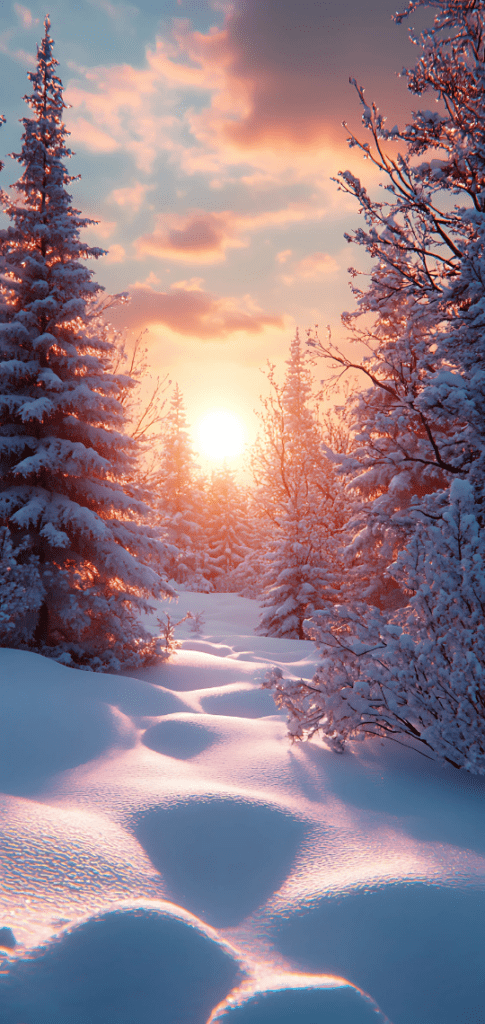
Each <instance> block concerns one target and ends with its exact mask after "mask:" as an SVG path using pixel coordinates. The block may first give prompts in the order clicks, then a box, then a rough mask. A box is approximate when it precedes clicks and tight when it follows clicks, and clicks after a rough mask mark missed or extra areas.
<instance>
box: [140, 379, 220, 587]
mask: <svg viewBox="0 0 485 1024" xmlns="http://www.w3.org/2000/svg"><path fill="white" fill-rule="evenodd" d="M154 487H155V490H156V494H157V505H158V510H159V515H160V523H161V528H162V531H163V532H164V534H165V536H166V537H167V540H168V542H169V545H170V552H171V553H170V556H169V559H168V561H167V562H166V563H165V569H166V572H167V573H168V575H169V577H170V578H171V579H173V580H174V581H175V582H176V583H180V584H184V585H185V586H187V587H192V588H193V589H194V590H202V591H205V590H210V589H211V585H210V584H209V583H208V581H207V579H206V578H205V574H204V554H203V552H204V541H203V528H202V521H203V518H204V506H205V496H204V487H203V481H202V479H201V476H200V472H199V469H198V466H197V462H196V458H195V453H194V449H193V445H192V441H191V438H190V432H189V427H188V423H187V415H186V412H185V405H184V398H183V395H182V392H181V390H180V388H179V386H178V384H175V387H174V390H173V394H172V398H171V400H170V403H169V409H168V413H167V416H166V418H165V423H164V426H163V429H162V438H161V446H160V456H159V461H158V467H157V470H156V473H155V478H154Z"/></svg>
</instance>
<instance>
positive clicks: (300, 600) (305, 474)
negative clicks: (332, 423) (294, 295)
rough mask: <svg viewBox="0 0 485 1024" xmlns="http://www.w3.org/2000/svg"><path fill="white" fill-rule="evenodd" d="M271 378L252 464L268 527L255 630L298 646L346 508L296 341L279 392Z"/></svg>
mask: <svg viewBox="0 0 485 1024" xmlns="http://www.w3.org/2000/svg"><path fill="white" fill-rule="evenodd" d="M274 370H275V368H274V367H273V366H270V368H269V372H268V380H269V383H270V385H271V393H270V396H269V397H268V398H264V399H262V400H261V401H262V406H263V408H262V411H261V413H260V422H261V432H260V435H259V438H258V440H257V441H256V444H255V445H254V448H253V452H252V458H251V468H252V472H253V477H254V481H255V504H256V507H257V508H258V507H259V511H260V514H261V516H262V517H263V518H264V519H266V521H268V522H269V523H270V526H271V530H270V534H269V537H268V540H269V543H268V548H267V550H266V551H265V560H266V571H265V573H264V576H263V579H262V587H263V600H262V604H263V609H264V611H263V615H262V619H261V622H260V625H259V627H258V630H259V632H260V633H262V634H263V635H267V636H284V637H297V638H299V639H303V638H304V637H305V636H306V633H305V630H304V627H303V622H304V620H305V619H307V618H308V617H309V616H310V615H312V614H313V611H314V610H315V608H320V607H322V602H323V600H324V597H325V596H326V597H329V596H330V595H331V594H332V591H333V587H332V580H333V572H334V568H335V567H334V565H333V553H332V549H333V536H334V534H335V532H336V530H337V529H338V527H339V525H340V524H341V522H342V519H343V508H344V507H345V502H344V500H343V486H342V484H341V483H340V481H339V480H338V479H335V474H334V473H333V472H332V467H331V464H330V462H329V461H328V459H327V458H326V457H325V456H324V454H323V450H322V443H323V437H322V432H321V429H320V426H319V423H318V420H317V417H316V414H315V412H314V409H313V408H312V405H313V395H312V384H313V382H312V374H311V371H310V368H309V364H308V358H307V353H306V351H305V346H304V345H302V342H301V340H300V338H299V335H298V334H296V335H295V338H294V339H293V341H292V342H291V346H290V357H289V359H288V360H287V372H286V376H285V380H284V383H283V384H282V385H280V384H278V382H277V381H276V379H275V372H274Z"/></svg>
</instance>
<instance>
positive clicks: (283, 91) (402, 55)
mask: <svg viewBox="0 0 485 1024" xmlns="http://www.w3.org/2000/svg"><path fill="white" fill-rule="evenodd" d="M394 10H395V3H394V0H369V2H368V3H365V4H363V3H362V2H361V0H326V2H325V3H322V2H320V0H298V2H297V0H278V4H275V2H274V0H234V3H224V2H223V3H220V2H215V0H214V2H210V3H209V2H207V0H201V2H198V0H161V2H160V3H159V4H158V6H157V9H156V11H154V10H153V5H152V4H151V3H150V2H149V0H142V2H140V3H137V4H132V3H126V2H116V0H100V2H98V0H96V2H95V0H80V2H79V4H76V5H75V6H73V5H72V4H69V3H68V2H67V0H56V3H54V4H51V6H50V16H51V23H52V28H51V34H52V36H53V38H54V40H55V43H56V48H55V52H56V56H57V59H58V60H59V64H60V67H59V73H60V76H61V78H62V80H63V82H64V86H65V99H66V102H67V103H68V104H70V108H69V109H68V110H67V111H66V124H67V126H68V128H69V131H70V132H71V138H70V145H71V146H72V149H73V151H74V152H75V154H76V155H75V156H74V158H73V160H72V162H71V167H70V170H71V173H74V174H77V173H80V174H81V176H82V178H81V180H80V181H79V182H75V183H73V185H72V193H73V197H74V201H75V204H76V205H77V206H78V207H79V208H80V209H81V210H82V211H83V214H84V215H86V216H89V217H93V219H96V220H97V221H98V224H97V225H95V226H93V227H92V228H90V229H89V230H88V231H87V232H86V238H87V240H88V241H89V242H90V243H91V244H96V245H101V246H102V247H103V248H105V249H106V250H108V254H107V255H106V256H104V257H102V258H101V259H99V261H98V262H97V265H96V266H95V267H94V270H95V276H96V279H97V280H98V281H99V282H100V283H101V284H102V285H104V286H105V288H106V289H107V291H108V292H109V293H118V292H126V291H127V292H130V294H131V296H132V298H131V303H130V304H129V305H124V306H122V307H121V308H120V309H119V310H118V311H115V312H114V314H113V321H114V323H115V325H116V326H117V327H118V328H120V329H123V330H125V331H126V332H127V336H128V339H132V338H133V339H134V338H135V337H136V336H137V334H138V333H139V332H140V331H141V330H144V329H147V334H146V340H147V342H148V345H149V351H150V361H151V366H152V369H153V374H154V376H156V375H158V374H160V375H164V374H165V373H168V374H169V376H170V378H171V379H172V380H173V381H177V382H178V384H179V386H180V388H181V390H182V393H183V395H184V398H185V402H186V407H187V413H188V418H189V421H190V422H191V424H192V425H193V427H194V432H195V427H196V425H197V424H198V423H199V421H200V420H201V418H202V417H203V416H204V415H206V414H207V413H208V412H210V411H211V410H212V409H214V408H220V409H225V410H228V411H232V412H233V414H234V415H235V416H236V417H238V418H239V419H240V420H241V421H242V423H243V424H244V426H245V429H246V433H247V438H248V440H249V441H250V440H251V439H252V438H253V437H254V434H255V431H256V429H257V421H256V417H255V416H254V415H253V409H254V408H255V407H256V406H257V405H258V396H259V394H260V393H261V391H264V390H265V378H264V376H263V375H262V374H261V372H260V368H261V367H263V368H264V366H265V364H266V361H267V360H270V361H271V362H274V363H276V365H277V366H278V367H280V368H281V373H283V370H284V360H285V358H287V354H288V348H289V343H290V340H291V338H292V336H293V334H294V331H295V329H296V328H297V327H299V328H300V330H301V332H303V333H304V331H305V330H306V328H308V327H312V326H313V325H314V324H315V323H319V324H321V325H326V324H327V323H329V324H331V326H332V331H333V336H334V338H339V337H340V336H342V335H341V328H340V326H339V325H340V314H341V312H342V311H343V310H345V309H348V308H351V306H352V297H351V294H350V291H349V287H348V273H347V268H348V266H349V265H351V264H355V263H356V262H357V263H358V260H359V254H357V253H356V252H355V251H352V250H351V249H350V248H349V246H348V245H347V243H346V242H345V240H344V238H343V234H344V232H345V231H348V230H349V229H351V228H352V227H353V226H354V225H355V224H356V222H357V211H356V209H355V206H354V205H353V204H352V202H351V201H350V200H349V198H348V197H346V196H344V195H343V194H342V193H340V192H339V191H338V189H337V186H336V184H335V183H334V182H332V180H331V178H332V177H333V176H335V175H336V174H337V172H338V171H339V170H343V169H346V168H350V169H352V170H353V171H354V173H357V174H361V176H362V177H363V178H364V180H365V181H366V182H367V183H369V182H370V183H372V169H371V167H370V166H369V165H364V164H363V163H362V161H360V159H359V157H358V155H357V154H356V151H355V150H353V151H350V152H349V150H348V147H347V145H346V133H345V129H344V128H342V125H341V122H342V120H343V119H344V118H345V119H347V120H348V122H349V123H350V124H351V125H352V127H353V128H354V129H358V128H359V124H360V110H359V104H358V101H357V97H356V95H355V92H354V91H353V89H352V87H351V86H350V85H349V82H348V79H349V75H353V76H355V77H356V78H357V80H358V81H359V83H361V84H362V85H364V86H365V87H366V95H367V96H368V97H369V99H371V98H372V99H375V100H376V102H377V103H378V105H379V106H380V107H381V108H382V109H383V111H384V112H385V113H386V114H388V117H389V119H390V121H391V123H392V124H394V123H395V122H396V121H397V122H399V121H401V122H402V121H403V119H404V118H405V117H406V115H407V114H408V112H409V110H410V109H411V106H412V104H411V102H410V97H409V95H408V93H407V90H406V87H405V83H404V82H403V81H402V79H400V78H399V77H398V75H399V71H400V70H401V68H402V66H403V65H404V64H408V65H411V64H412V63H414V62H415V60H416V55H417V54H416V49H415V48H414V47H412V46H411V44H410V42H409V40H408V35H407V32H408V29H407V26H406V24H404V25H403V26H400V27H397V26H396V25H395V24H394V23H393V22H392V14H393V12H394ZM45 13H46V12H45V10H44V8H43V7H42V6H41V4H40V2H39V3H37V2H36V3H35V4H31V5H30V6H29V7H27V6H24V5H22V4H18V3H14V4H5V6H4V7H2V9H1V12H0V69H1V70H0V75H3V89H2V95H3V97H6V100H5V101H4V112H5V114H6V116H7V124H6V125H4V126H3V128H2V131H1V133H0V139H1V142H2V145H1V147H0V149H1V154H2V156H4V155H6V154H7V153H9V152H11V151H14V152H18V149H19V140H20V126H19V124H18V119H19V118H21V117H23V116H25V115H26V113H27V111H26V109H25V108H23V104H22V100H21V97H22V96H23V95H24V93H25V92H26V90H27V88H28V83H27V80H26V72H27V71H28V70H30V69H31V68H32V66H33V61H34V56H35V47H36V43H37V41H38V40H39V39H40V37H41V34H42V22H43V18H44V16H45ZM17 176H18V168H16V167H14V166H13V162H12V161H11V160H9V159H7V160H6V161H5V169H4V171H3V174H2V176H1V177H2V181H1V182H0V184H1V185H2V186H3V188H8V186H9V184H10V183H11V182H12V181H14V180H15V178H16V177H17ZM374 184H375V185H376V184H378V182H377V181H375V182H374ZM326 372H328V371H326V369H325V367H324V366H323V365H322V367H321V374H319V376H322V377H324V376H325V373H326ZM234 458H236V457H234ZM238 458H239V457H238Z"/></svg>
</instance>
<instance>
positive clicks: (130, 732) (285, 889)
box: [0, 594, 485, 1024]
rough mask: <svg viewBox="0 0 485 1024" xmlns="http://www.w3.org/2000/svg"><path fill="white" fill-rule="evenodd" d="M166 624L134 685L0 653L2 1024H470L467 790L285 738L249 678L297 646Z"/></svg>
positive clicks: (430, 774)
mask: <svg viewBox="0 0 485 1024" xmlns="http://www.w3.org/2000/svg"><path fill="white" fill-rule="evenodd" d="M169 610H170V612H171V613H172V612H173V611H176V614H177V617H180V616H181V615H182V614H183V613H184V612H185V611H187V610H191V611H192V612H196V611H199V610H200V611H202V612H203V613H204V617H205V625H204V626H203V627H202V628H203V633H204V635H203V636H202V637H197V636H194V635H193V634H190V632H189V631H188V629H187V627H188V625H189V623H185V624H184V626H183V627H180V629H179V631H178V632H179V635H180V636H184V637H185V638H186V639H185V641H184V645H183V649H182V650H181V651H180V652H179V653H177V654H176V655H175V656H174V657H173V659H172V660H171V661H170V662H168V663H166V664H165V665H163V666H161V667H158V668H152V669H147V670H146V671H145V672H143V673H140V676H143V679H142V678H137V679H132V678H125V677H117V676H108V675H103V676H100V675H90V674H88V673H84V672H78V671H74V670H70V669H67V668H64V667H63V666H61V665H57V664H55V663H53V662H50V661H47V660H45V659H42V658H40V657H38V656H37V655H33V654H27V653H23V652H19V651H7V650H1V651H0V673H1V716H2V725H1V734H2V745H1V750H0V789H1V790H2V792H3V793H4V794H5V795H4V796H2V798H1V807H2V811H1V826H0V828H1V840H0V858H1V902H0V929H1V928H4V929H11V930H12V932H13V934H14V935H15V938H16V940H17V946H16V947H15V948H14V949H8V948H0V1024H115V1022H116V1024H206V1022H207V1021H208V1020H209V1019H210V1021H211V1022H212V1021H218V1022H225V1024H290V1022H292V1024H372V1022H373V1024H377V1022H378V1021H381V1022H385V1021H390V1022H392V1024H483V1022H485V1009H484V1007H485V962H484V949H485V913H484V911H485V814H484V800H483V798H484V794H485V780H481V779H476V778H473V777H471V776H469V775H466V774H465V773H459V772H456V771H454V770H453V769H451V768H450V769H442V768H439V767H437V766H436V765H435V764H434V763H433V762H431V761H428V760H426V759H425V758H423V757H422V756H420V755H418V754H415V753H414V752H413V751H409V750H405V749H403V748H400V747H398V746H396V745H394V744H385V745H383V744H381V743H380V742H373V743H365V744H364V743H356V744H354V746H353V748H352V749H351V750H349V751H348V752H346V753H345V754H344V755H342V756H339V755H336V754H333V753H331V752H329V751H328V750H326V749H325V748H324V747H323V746H320V745H318V744H316V743H312V744H311V745H310V744H307V745H298V746H293V747H291V746H290V745H289V744H288V742H287V740H286V736H285V733H286V730H285V723H284V719H283V718H282V717H281V716H280V715H278V714H275V706H274V703H273V700H272V697H271V696H270V694H269V693H268V692H267V691H264V690H261V689H260V681H261V679H262V677H263V675H264V672H265V670H266V668H267V667H268V665H274V664H278V665H280V666H281V668H282V669H283V672H284V673H285V674H292V675H294V676H295V677H296V678H300V677H305V678H310V677H311V675H312V673H313V666H314V658H315V652H314V649H313V646H312V644H310V643H307V642H301V641H300V642H299V641H284V640H274V639H268V638H260V637H256V636H254V635H253V630H254V626H255V623H256V621H257V615H258V607H257V605H256V603H255V602H252V601H248V600H245V599H243V598H239V597H234V596H232V595H206V594H181V595H180V598H179V602H178V606H177V608H176V609H175V610H174V609H169ZM183 630H185V632H183ZM3 935H4V941H7V942H8V932H4V933H3ZM5 936H6V938H5ZM1 937H2V932H1V931H0V939H1ZM2 960H3V961H4V962H3V966H2ZM377 1007H379V1010H377Z"/></svg>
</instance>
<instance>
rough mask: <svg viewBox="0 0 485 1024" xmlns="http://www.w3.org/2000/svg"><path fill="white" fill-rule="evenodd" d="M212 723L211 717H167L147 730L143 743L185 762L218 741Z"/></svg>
mask: <svg viewBox="0 0 485 1024" xmlns="http://www.w3.org/2000/svg"><path fill="white" fill-rule="evenodd" d="M210 722H211V718H210V716H209V715H207V716H205V715H191V714H189V713H186V714H183V713H182V714H178V715H167V716H166V718H164V719H163V720H162V721H161V722H157V723H156V724H155V725H152V726H150V728H148V729H146V730H145V732H144V734H143V736H142V743H144V744H145V746H146V747H149V748H150V750H157V751H158V753H159V754H165V755H166V756H167V757H176V758H178V759H180V760H182V761H184V760H186V759H190V758H191V757H196V756H197V754H201V753H202V751H203V750H207V748H208V747H210V746H211V745H212V743H214V742H215V741H216V739H217V733H214V731H213V730H211V728H210Z"/></svg>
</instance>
